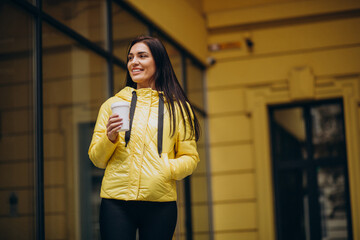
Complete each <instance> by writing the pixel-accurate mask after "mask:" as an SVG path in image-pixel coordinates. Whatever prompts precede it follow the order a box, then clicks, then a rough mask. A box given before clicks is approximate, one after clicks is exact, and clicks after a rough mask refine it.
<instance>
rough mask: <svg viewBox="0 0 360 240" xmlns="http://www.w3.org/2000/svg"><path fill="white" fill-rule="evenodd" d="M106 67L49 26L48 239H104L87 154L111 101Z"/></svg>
mask: <svg viewBox="0 0 360 240" xmlns="http://www.w3.org/2000/svg"><path fill="white" fill-rule="evenodd" d="M106 66H107V65H106V60H105V59H103V58H102V57H100V56H98V55H97V54H95V53H94V52H91V51H90V50H89V49H87V48H85V47H83V46H81V45H80V44H79V43H77V42H76V41H74V40H73V39H71V38H69V37H67V36H65V35H64V34H62V33H61V32H59V31H58V30H56V29H55V28H52V27H51V26H49V25H48V24H46V23H43V79H44V84H43V88H44V89H43V91H44V100H43V101H44V155H45V222H46V225H45V228H46V229H45V235H46V239H68V238H69V236H72V237H70V238H74V239H75V236H73V234H74V233H75V232H79V233H80V234H81V236H83V239H87V240H92V239H98V235H99V233H98V230H99V227H98V212H97V211H95V209H96V207H98V203H99V198H100V196H99V189H98V181H95V180H96V179H98V178H97V176H93V175H94V174H95V173H94V172H93V171H92V163H91V161H90V160H89V159H88V154H87V151H88V148H89V142H90V139H91V133H92V131H93V124H94V123H95V121H96V117H97V114H98V110H99V107H100V106H101V104H102V103H103V102H104V101H105V100H106V98H107V91H108V86H107V83H108V81H107V67H106ZM94 179H95V180H94ZM93 181H95V182H94V184H95V185H94V186H93V185H92V184H93ZM94 189H96V190H95V191H97V193H94V192H93V190H94ZM79 203H81V204H79Z"/></svg>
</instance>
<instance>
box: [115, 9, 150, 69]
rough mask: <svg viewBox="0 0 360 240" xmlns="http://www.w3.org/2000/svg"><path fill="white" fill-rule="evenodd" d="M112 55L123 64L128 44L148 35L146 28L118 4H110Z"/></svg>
mask: <svg viewBox="0 0 360 240" xmlns="http://www.w3.org/2000/svg"><path fill="white" fill-rule="evenodd" d="M112 20H113V46H114V54H115V56H117V57H118V58H120V59H121V60H123V61H124V62H126V59H127V50H128V47H129V44H130V42H131V41H132V40H133V39H134V38H136V37H138V36H140V35H149V30H148V27H147V26H146V25H145V24H143V23H142V22H140V21H139V20H138V19H137V18H136V17H134V16H133V15H131V14H130V13H129V12H127V11H126V10H124V9H123V8H122V7H120V6H119V5H118V4H116V3H113V4H112Z"/></svg>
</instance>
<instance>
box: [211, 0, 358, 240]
mask: <svg viewBox="0 0 360 240" xmlns="http://www.w3.org/2000/svg"><path fill="white" fill-rule="evenodd" d="M229 2H231V1H229ZM232 2H233V3H234V8H232V9H231V8H229V7H228V6H227V9H222V10H220V11H215V10H214V9H215V4H216V3H215V2H214V1H204V4H205V10H206V9H211V11H210V10H209V11H208V13H207V15H206V16H207V20H208V21H207V26H208V30H209V36H208V44H226V43H239V44H238V45H237V46H239V45H241V47H234V48H228V49H223V50H220V51H214V52H210V53H209V55H210V56H212V57H213V58H214V59H215V60H216V63H215V65H213V66H211V67H209V68H208V71H207V94H208V112H209V121H210V132H209V134H210V152H211V167H212V183H213V185H212V192H213V200H214V204H213V209H214V231H215V239H216V240H220V239H221V240H222V239H224V240H225V239H226V240H229V239H264V240H265V239H274V234H275V233H274V232H275V231H274V222H273V217H274V214H273V211H272V210H267V209H269V208H271V209H272V208H273V205H272V199H271V197H272V196H273V194H272V189H271V187H272V185H271V179H272V177H271V169H270V166H271V165H270V162H269V161H271V159H270V156H269V155H270V154H269V149H268V148H266V149H265V150H266V151H267V152H266V154H265V156H266V158H263V159H262V158H261V157H260V159H259V156H261V154H262V153H259V152H261V151H263V150H264V149H263V148H262V147H261V146H259V145H261V144H262V143H266V144H267V145H269V144H270V142H269V140H266V139H265V140H261V139H260V140H259V138H263V137H264V136H265V138H266V137H268V134H265V135H262V133H261V131H260V130H258V129H262V130H263V131H268V129H267V128H266V125H267V122H266V121H267V120H266V119H267V115H266V109H265V108H264V109H263V110H261V111H262V112H261V116H262V118H264V120H259V119H258V120H256V119H255V118H256V117H255V115H256V114H257V111H258V110H257V108H258V107H257V106H258V105H259V104H260V105H261V106H266V105H267V103H266V102H268V103H270V102H272V103H276V102H279V103H291V102H292V101H294V100H300V101H301V100H308V99H313V100H315V99H320V98H332V97H335V96H338V95H336V94H332V93H331V90H330V88H326V85H325V84H321V82H322V81H323V82H325V81H327V80H329V79H332V80H331V81H334V82H336V81H340V82H341V81H345V80H348V79H352V81H354V82H358V81H359V80H360V77H359V76H360V65H359V63H360V33H359V31H356V30H355V29H359V28H360V17H359V16H353V15H352V16H351V13H350V12H351V11H350V10H355V9H358V8H359V2H355V1H345V2H344V1H311V2H309V1H282V2H279V3H276V2H275V3H274V2H273V3H271V4H264V5H261V4H260V5H257V6H256V7H254V6H249V7H240V6H239V7H236V4H235V2H236V1H232ZM218 5H219V8H221V6H220V5H221V3H220V2H219V3H218ZM343 11H349V12H348V14H342V15H340V14H336V12H343ZM330 13H331V14H330ZM248 36H250V37H251V39H252V41H253V42H254V49H253V51H252V52H250V51H249V50H248V49H247V47H246V44H245V38H246V37H248ZM228 46H230V45H228ZM233 46H234V45H233ZM297 68H304V69H305V68H307V69H310V70H311V74H312V75H311V77H309V80H306V83H297V84H299V85H298V86H301V85H302V84H306V85H305V88H304V89H305V90H304V89H302V90H301V91H300V90H299V88H297V87H296V86H295V87H291V86H290V85H291V79H292V78H291V75H290V72H291V71H292V70H294V69H297ZM335 79H336V80H335ZM339 79H341V80H339ZM329 81H330V80H329ZM334 82H332V83H329V84H330V85H331V84H335V83H334ZM307 89H308V90H307ZM314 89H315V90H314ZM331 89H333V88H331ZM357 90H358V89H357ZM257 91H258V92H259V93H256V92H257ZM260 95H263V96H264V97H259V96H260ZM256 96H257V98H259V99H260V98H261V99H264V100H261V101H264V102H265V103H264V102H261V103H258V102H256V100H254V99H255V98H256ZM295 98H299V99H295ZM302 98H303V99H302ZM254 102H256V104H255V105H254ZM350 111H354V109H352V110H350ZM257 116H259V114H258V115H257ZM260 124H263V126H260ZM349 124H350V123H349ZM354 141H355V140H354ZM259 154H260V155H259ZM355 168H357V169H358V166H356V167H355ZM269 181H270V182H269ZM353 181H355V182H356V181H358V180H356V179H355V178H353ZM267 182H269V184H267ZM354 192H355V191H353V193H352V195H353V196H355V195H356V193H354ZM356 199H357V200H356ZM356 199H355V198H353V199H352V200H353V202H352V204H353V205H356V201H358V198H356ZM264 209H265V210H264ZM354 211H358V210H356V209H354V208H353V213H354ZM355 215H359V213H358V212H357V213H355ZM353 226H354V227H353V228H354V229H356V228H357V229H358V228H359V221H358V217H357V218H356V219H353ZM356 236H358V235H356ZM354 239H357V238H356V237H355V238H354Z"/></svg>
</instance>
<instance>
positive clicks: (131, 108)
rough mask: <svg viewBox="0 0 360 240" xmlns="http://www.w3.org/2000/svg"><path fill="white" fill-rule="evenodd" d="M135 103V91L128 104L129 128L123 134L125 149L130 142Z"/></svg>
mask: <svg viewBox="0 0 360 240" xmlns="http://www.w3.org/2000/svg"><path fill="white" fill-rule="evenodd" d="M136 102H137V95H136V91H133V92H132V97H131V104H130V126H129V130H128V131H126V132H125V147H127V145H128V143H129V141H130V136H131V127H132V123H133V119H134V113H135V107H136Z"/></svg>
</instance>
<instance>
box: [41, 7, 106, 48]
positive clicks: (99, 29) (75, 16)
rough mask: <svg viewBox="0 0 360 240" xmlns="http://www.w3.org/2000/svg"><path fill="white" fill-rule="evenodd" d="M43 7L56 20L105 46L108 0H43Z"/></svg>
mask: <svg viewBox="0 0 360 240" xmlns="http://www.w3.org/2000/svg"><path fill="white" fill-rule="evenodd" d="M43 9H44V11H45V12H46V13H48V14H49V15H51V16H52V17H53V18H55V19H56V20H58V21H60V22H61V23H63V24H65V25H66V26H68V27H69V28H72V29H73V30H75V31H76V32H78V33H79V34H81V35H83V36H84V37H86V38H88V39H89V40H90V41H93V42H95V43H97V44H98V45H100V46H101V47H105V39H106V18H105V13H106V1H101V0H82V1H54V0H43Z"/></svg>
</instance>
